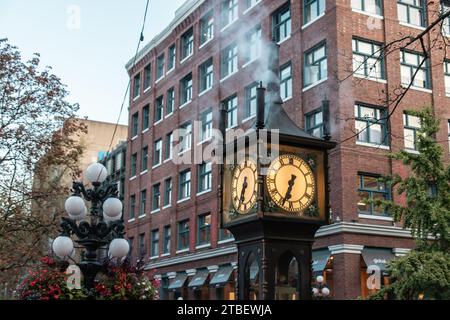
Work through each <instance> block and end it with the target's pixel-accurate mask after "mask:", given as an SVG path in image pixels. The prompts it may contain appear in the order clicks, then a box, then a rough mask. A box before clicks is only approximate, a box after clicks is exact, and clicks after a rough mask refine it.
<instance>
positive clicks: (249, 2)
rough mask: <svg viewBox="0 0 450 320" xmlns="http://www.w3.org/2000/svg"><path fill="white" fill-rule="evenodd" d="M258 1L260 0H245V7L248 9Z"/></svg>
mask: <svg viewBox="0 0 450 320" xmlns="http://www.w3.org/2000/svg"><path fill="white" fill-rule="evenodd" d="M260 2H261V0H245V9H250V8H252V7H254V6H256V5H257V4H258V3H260Z"/></svg>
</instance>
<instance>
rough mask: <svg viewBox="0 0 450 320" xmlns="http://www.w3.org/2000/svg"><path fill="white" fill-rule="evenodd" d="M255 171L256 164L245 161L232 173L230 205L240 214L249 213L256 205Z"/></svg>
mask: <svg viewBox="0 0 450 320" xmlns="http://www.w3.org/2000/svg"><path fill="white" fill-rule="evenodd" d="M257 179H258V175H257V169H256V163H255V162H253V161H251V160H245V161H243V162H242V163H241V164H239V165H238V166H237V167H236V168H235V169H234V171H233V177H232V192H231V195H232V197H233V199H232V203H233V206H234V208H235V209H236V211H237V212H238V213H240V214H247V213H249V212H250V211H251V210H252V209H253V207H254V206H255V204H256V197H257V183H256V182H257Z"/></svg>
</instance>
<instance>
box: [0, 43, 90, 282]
mask: <svg viewBox="0 0 450 320" xmlns="http://www.w3.org/2000/svg"><path fill="white" fill-rule="evenodd" d="M67 96H68V91H67V88H66V86H65V85H64V84H62V83H61V80H60V79H59V78H58V77H57V76H55V75H54V74H52V71H51V68H50V67H44V68H43V67H41V66H40V57H39V54H34V55H33V56H32V58H31V59H30V60H29V61H23V60H22V57H21V54H20V52H19V50H18V49H17V48H16V47H14V46H12V45H10V44H9V43H8V42H7V40H2V41H0V286H2V281H4V279H2V278H9V280H10V281H11V279H13V278H14V276H16V275H18V274H20V270H21V268H22V267H24V266H27V265H29V264H30V263H33V261H35V260H36V258H37V257H40V256H41V255H42V253H43V251H44V250H45V249H46V247H47V246H46V242H47V241H48V239H49V237H50V236H51V235H52V233H53V232H55V231H56V229H57V227H58V220H59V219H58V218H59V214H60V213H59V212H57V211H56V210H55V207H54V206H52V202H53V201H54V200H55V199H57V198H58V197H59V196H61V195H63V194H67V192H68V190H67V189H66V188H63V187H62V185H61V181H60V180H61V179H62V178H63V176H67V175H76V174H78V172H77V170H78V169H77V164H78V159H79V157H80V155H81V153H82V147H81V146H80V145H79V144H78V143H77V139H76V137H77V135H78V134H81V133H82V132H84V131H85V128H84V125H83V124H82V123H80V122H79V121H77V120H76V119H75V113H76V111H77V109H78V106H77V105H74V104H71V103H69V102H68V101H67V100H66V99H67Z"/></svg>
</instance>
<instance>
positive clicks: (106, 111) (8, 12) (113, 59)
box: [0, 0, 184, 124]
mask: <svg viewBox="0 0 450 320" xmlns="http://www.w3.org/2000/svg"><path fill="white" fill-rule="evenodd" d="M183 2H184V0H170V1H168V0H150V4H149V11H148V15H147V22H146V26H145V31H144V36H145V40H144V41H143V42H142V43H141V48H143V47H144V46H145V44H146V43H147V42H148V41H150V40H151V38H152V37H153V36H155V35H156V34H158V33H159V32H160V31H161V30H162V29H163V28H164V27H166V26H167V25H168V24H169V22H170V21H171V20H172V18H173V17H174V14H175V10H176V9H177V8H178V7H179V6H181V4H182V3H183ZM145 4H146V0H0V39H2V38H8V41H9V43H10V44H12V45H15V46H17V47H18V48H19V49H20V51H21V52H22V58H24V59H28V58H30V57H31V55H32V53H34V52H38V53H40V54H41V62H42V65H49V66H51V67H52V68H53V72H54V73H55V74H56V75H57V76H58V77H60V78H61V80H62V82H63V83H65V84H66V85H67V86H68V90H69V91H70V96H69V101H70V102H72V103H75V102H78V103H79V104H80V111H79V116H81V117H84V116H88V117H89V119H91V120H100V121H106V122H116V120H117V116H118V114H119V110H120V105H121V102H122V99H123V94H124V92H125V88H126V86H127V84H128V75H127V72H126V70H125V64H126V63H127V62H128V60H129V59H130V58H132V57H133V55H134V52H135V50H136V45H137V41H138V39H139V32H140V30H141V26H142V19H143V16H144V10H145ZM127 108H128V99H127V100H126V103H125V107H124V110H123V113H122V117H121V121H120V123H122V124H127V117H128V114H127Z"/></svg>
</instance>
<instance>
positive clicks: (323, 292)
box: [312, 276, 331, 299]
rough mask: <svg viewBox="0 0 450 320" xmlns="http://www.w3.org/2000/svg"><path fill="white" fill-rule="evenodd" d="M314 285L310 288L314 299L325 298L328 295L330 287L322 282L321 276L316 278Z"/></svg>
mask: <svg viewBox="0 0 450 320" xmlns="http://www.w3.org/2000/svg"><path fill="white" fill-rule="evenodd" d="M316 283H317V284H316V286H315V287H313V289H312V294H313V296H314V298H316V299H327V298H328V297H329V296H330V293H331V291H330V289H329V288H328V287H327V285H326V284H325V283H324V279H323V277H322V276H318V277H317V278H316Z"/></svg>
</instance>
